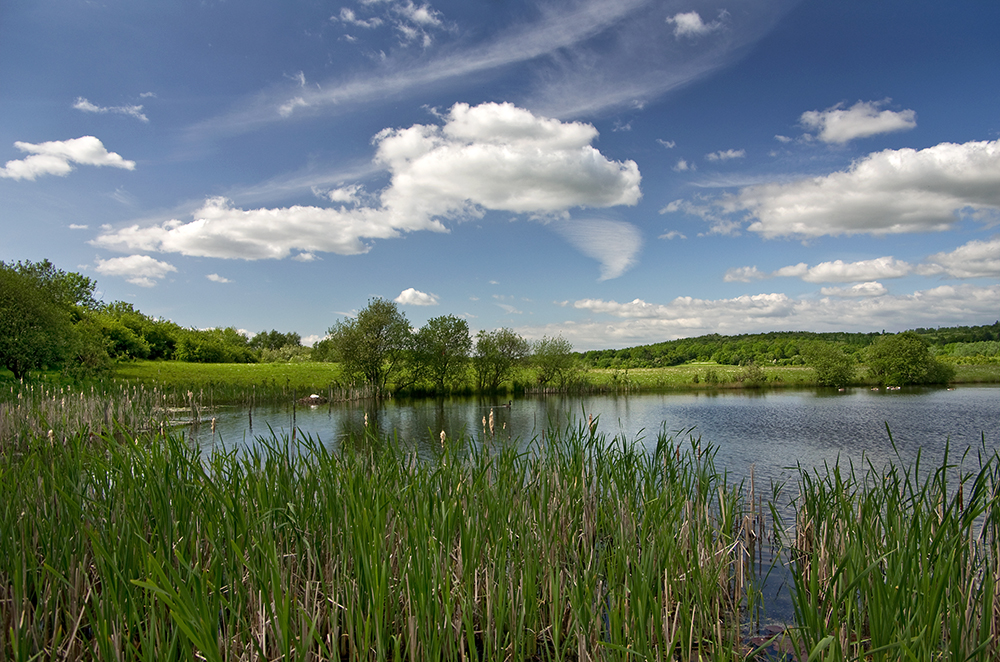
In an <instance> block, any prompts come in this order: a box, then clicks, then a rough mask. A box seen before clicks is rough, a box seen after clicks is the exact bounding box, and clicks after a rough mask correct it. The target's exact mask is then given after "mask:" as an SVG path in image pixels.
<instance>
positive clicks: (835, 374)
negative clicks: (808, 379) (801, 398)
mask: <svg viewBox="0 0 1000 662" xmlns="http://www.w3.org/2000/svg"><path fill="white" fill-rule="evenodd" d="M800 351H801V352H802V356H803V357H804V358H805V361H806V365H808V366H810V367H811V368H813V369H814V370H815V371H816V381H818V382H819V383H820V384H821V385H823V386H846V385H848V384H850V383H851V382H853V381H854V375H855V372H856V364H855V361H854V357H853V356H852V355H851V354H848V353H847V352H846V351H844V346H843V345H840V344H836V343H829V342H821V341H815V340H814V341H810V342H807V343H803V344H802V346H801V349H800Z"/></svg>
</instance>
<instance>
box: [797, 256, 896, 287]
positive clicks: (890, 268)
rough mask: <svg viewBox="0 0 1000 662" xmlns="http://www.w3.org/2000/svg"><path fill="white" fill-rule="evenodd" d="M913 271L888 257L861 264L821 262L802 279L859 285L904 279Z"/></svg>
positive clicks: (861, 262) (840, 261)
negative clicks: (867, 282)
mask: <svg viewBox="0 0 1000 662" xmlns="http://www.w3.org/2000/svg"><path fill="white" fill-rule="evenodd" d="M912 270H913V267H912V266H910V264H908V263H907V262H903V261H902V260H897V259H895V258H893V257H892V256H888V257H879V258H875V259H874V260H861V261H860V262H843V261H842V260H834V261H833V262H821V263H820V264H817V265H816V266H815V267H810V268H809V270H808V271H807V272H806V273H805V274H802V276H801V278H802V280H804V281H806V282H808V283H858V282H862V281H870V280H875V279H877V278H902V277H903V276H905V275H907V274H909V273H910V272H911V271H912Z"/></svg>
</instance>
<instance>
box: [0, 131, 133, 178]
mask: <svg viewBox="0 0 1000 662" xmlns="http://www.w3.org/2000/svg"><path fill="white" fill-rule="evenodd" d="M14 147H16V148H17V149H19V150H21V151H22V152H27V153H28V154H30V155H31V156H28V157H26V158H23V159H20V160H15V161H7V163H6V165H5V166H4V167H3V168H0V177H4V178H7V179H27V180H32V181H33V180H34V179H35V178H36V177H39V176H42V175H58V176H60V177H63V176H65V175H68V174H69V173H71V172H72V171H73V169H74V166H75V165H91V166H109V167H112V168H123V169H125V170H134V169H135V161H127V160H125V159H123V158H122V157H121V155H119V154H117V153H115V152H109V151H108V150H107V149H105V147H104V144H103V143H102V142H101V141H100V140H98V139H97V138H95V137H94V136H83V137H81V138H72V139H70V140H52V141H49V142H44V143H37V144H35V143H27V142H20V141H18V142H15V143H14Z"/></svg>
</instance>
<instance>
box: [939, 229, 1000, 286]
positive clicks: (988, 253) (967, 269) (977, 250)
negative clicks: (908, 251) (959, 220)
mask: <svg viewBox="0 0 1000 662" xmlns="http://www.w3.org/2000/svg"><path fill="white" fill-rule="evenodd" d="M921 269H922V271H923V272H924V273H928V274H934V273H946V274H948V275H949V276H952V277H953V278H1000V236H997V237H992V238H991V239H988V240H986V241H979V240H973V241H970V242H968V243H967V244H964V245H962V246H959V247H958V248H956V249H955V250H953V251H951V252H947V253H935V254H934V255H931V256H930V257H928V258H927V260H926V264H925V265H923V266H922V267H921Z"/></svg>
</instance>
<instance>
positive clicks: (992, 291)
mask: <svg viewBox="0 0 1000 662" xmlns="http://www.w3.org/2000/svg"><path fill="white" fill-rule="evenodd" d="M860 289H861V288H859V290H860ZM842 293H843V291H841V294H842ZM872 293H873V294H875V296H858V297H844V296H842V295H841V296H836V297H826V296H825V297H822V298H801V299H796V298H792V297H789V296H787V295H785V294H781V293H767V294H756V295H748V296H741V297H735V298H732V299H714V300H712V299H695V298H692V297H678V298H676V299H674V300H673V301H671V302H670V303H667V304H653V303H647V302H645V301H643V300H641V299H636V300H634V301H631V302H627V303H618V302H616V301H604V300H600V299H582V300H579V301H576V302H574V304H573V306H574V308H576V309H578V310H583V311H590V312H591V313H592V314H593V315H595V316H597V317H598V318H597V319H592V320H588V321H586V322H562V323H560V324H559V325H558V331H559V332H560V333H562V334H563V336H564V337H565V338H566V339H567V340H569V341H570V342H572V343H573V345H574V347H577V348H580V349H585V348H598V347H609V346H610V347H628V346H630V345H637V344H646V343H652V342H660V341H663V340H670V339H675V338H687V337H693V336H698V335H702V334H706V333H721V334H741V333H758V332H765V331H775V330H783V329H784V330H801V329H810V330H815V331H870V330H872V329H890V330H894V331H902V330H904V329H910V328H914V327H919V326H927V327H937V326H942V325H945V326H947V325H959V324H974V323H979V322H977V320H982V321H983V323H987V322H986V321H987V320H995V319H996V311H997V310H998V309H1000V284H995V285H990V286H987V287H977V286H974V285H968V284H967V285H959V286H949V285H945V286H941V287H936V288H933V289H928V290H919V291H916V292H914V293H913V294H905V295H890V294H879V293H878V288H873V289H872ZM604 316H609V317H611V318H615V319H612V320H607V319H600V318H601V317H604ZM528 331H529V330H519V332H522V333H524V335H526V336H527V335H529V333H528ZM545 333H549V335H551V333H550V332H549V330H547V329H535V330H533V331H531V335H532V337H534V336H537V337H541V335H544V334H545Z"/></svg>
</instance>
